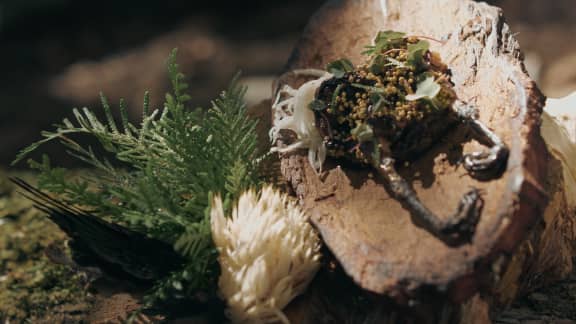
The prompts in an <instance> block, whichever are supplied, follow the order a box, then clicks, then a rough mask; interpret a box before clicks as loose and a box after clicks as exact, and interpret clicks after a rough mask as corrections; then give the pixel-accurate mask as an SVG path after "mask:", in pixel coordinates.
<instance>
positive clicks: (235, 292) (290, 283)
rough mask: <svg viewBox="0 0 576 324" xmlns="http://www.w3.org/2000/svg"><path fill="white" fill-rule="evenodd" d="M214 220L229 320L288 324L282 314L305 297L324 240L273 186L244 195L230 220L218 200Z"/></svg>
mask: <svg viewBox="0 0 576 324" xmlns="http://www.w3.org/2000/svg"><path fill="white" fill-rule="evenodd" d="M210 216H211V222H212V236H213V240H214V243H215V244H216V247H217V249H218V252H219V254H220V255H219V262H220V268H221V274H220V278H219V282H218V285H219V293H220V296H221V297H222V299H224V300H225V301H226V302H227V304H228V309H227V315H228V317H229V318H230V319H231V320H232V321H233V322H234V323H277V322H283V323H289V321H288V319H287V318H286V316H285V315H284V313H282V309H283V308H284V307H285V306H286V305H288V303H289V302H290V301H291V300H292V299H293V298H294V297H295V296H297V295H299V294H301V293H303V292H304V290H305V289H306V287H307V286H308V284H309V283H310V281H311V280H312V278H313V277H314V275H315V273H316V271H317V270H318V268H319V264H320V263H319V259H320V253H319V248H320V239H319V238H318V235H317V234H316V232H315V230H314V229H313V228H312V226H311V225H310V223H308V219H307V217H306V216H305V215H304V214H303V213H302V211H301V210H300V208H298V206H297V205H296V204H295V203H294V202H292V201H289V200H288V198H287V196H286V195H284V194H281V193H280V192H278V191H275V190H274V189H272V188H271V187H266V188H264V189H262V191H261V193H260V194H257V193H255V192H254V191H247V192H245V193H243V194H242V195H241V197H240V199H239V201H238V206H237V208H235V209H234V211H233V212H232V216H231V217H230V218H227V217H226V216H225V215H224V211H223V208H222V200H221V199H220V197H216V198H215V199H214V201H213V203H212V210H211V215H210Z"/></svg>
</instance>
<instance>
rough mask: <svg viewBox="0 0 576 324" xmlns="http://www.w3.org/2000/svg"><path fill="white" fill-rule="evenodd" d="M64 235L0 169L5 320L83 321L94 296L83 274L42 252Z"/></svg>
mask: <svg viewBox="0 0 576 324" xmlns="http://www.w3.org/2000/svg"><path fill="white" fill-rule="evenodd" d="M19 176H21V175H19ZM24 177H26V178H31V177H28V176H25V175H24ZM65 239H66V236H65V235H64V233H63V232H61V231H60V230H59V229H58V228H57V227H56V226H55V225H54V224H52V223H51V222H50V221H49V220H48V219H47V218H46V217H45V216H44V215H43V214H42V213H41V212H38V211H37V210H35V209H34V208H33V206H32V203H31V202H30V201H29V200H27V199H26V198H24V197H23V196H21V195H20V194H18V193H17V192H16V189H15V188H14V186H12V185H11V183H10V182H9V181H8V178H7V175H6V173H5V172H3V171H2V170H0V321H1V322H5V321H7V320H9V321H10V322H16V323H23V322H33V323H61V322H65V321H66V322H68V321H73V322H81V319H82V318H85V317H86V313H87V312H88V310H89V309H90V307H91V303H92V296H91V295H90V294H89V293H88V292H87V291H86V289H84V286H85V283H84V282H83V280H82V279H83V278H82V275H81V274H79V273H74V272H73V271H72V270H71V269H69V268H67V267H65V266H62V265H57V264H54V263H52V262H51V261H50V260H48V258H47V257H46V256H45V255H44V250H45V249H46V247H48V246H49V245H51V244H55V245H57V246H58V245H59V246H61V247H63V245H64V242H65Z"/></svg>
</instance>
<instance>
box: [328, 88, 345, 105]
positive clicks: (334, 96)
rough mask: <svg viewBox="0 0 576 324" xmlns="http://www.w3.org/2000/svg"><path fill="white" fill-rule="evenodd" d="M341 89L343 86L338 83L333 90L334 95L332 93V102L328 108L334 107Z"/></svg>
mask: <svg viewBox="0 0 576 324" xmlns="http://www.w3.org/2000/svg"><path fill="white" fill-rule="evenodd" d="M343 87H344V84H342V83H340V84H339V85H338V86H337V87H336V89H335V90H334V93H332V101H331V102H330V107H336V98H338V96H339V95H340V91H341V90H342V88H343Z"/></svg>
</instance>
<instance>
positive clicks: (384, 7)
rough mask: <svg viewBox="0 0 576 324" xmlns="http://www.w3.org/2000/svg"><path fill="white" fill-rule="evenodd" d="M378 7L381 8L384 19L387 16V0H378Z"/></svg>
mask: <svg viewBox="0 0 576 324" xmlns="http://www.w3.org/2000/svg"><path fill="white" fill-rule="evenodd" d="M380 9H381V10H382V15H383V16H384V19H386V18H388V1H387V0H380Z"/></svg>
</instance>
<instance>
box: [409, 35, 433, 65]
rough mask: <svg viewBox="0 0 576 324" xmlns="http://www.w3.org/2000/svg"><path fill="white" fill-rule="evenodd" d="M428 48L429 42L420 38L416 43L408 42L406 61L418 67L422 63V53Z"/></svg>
mask: <svg viewBox="0 0 576 324" xmlns="http://www.w3.org/2000/svg"><path fill="white" fill-rule="evenodd" d="M428 49H430V43H428V42H427V41H425V40H420V41H418V43H416V44H408V55H407V57H406V62H408V64H410V65H412V66H414V67H416V68H418V67H421V66H423V65H424V63H425V62H424V55H425V54H426V52H428Z"/></svg>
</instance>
